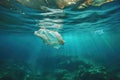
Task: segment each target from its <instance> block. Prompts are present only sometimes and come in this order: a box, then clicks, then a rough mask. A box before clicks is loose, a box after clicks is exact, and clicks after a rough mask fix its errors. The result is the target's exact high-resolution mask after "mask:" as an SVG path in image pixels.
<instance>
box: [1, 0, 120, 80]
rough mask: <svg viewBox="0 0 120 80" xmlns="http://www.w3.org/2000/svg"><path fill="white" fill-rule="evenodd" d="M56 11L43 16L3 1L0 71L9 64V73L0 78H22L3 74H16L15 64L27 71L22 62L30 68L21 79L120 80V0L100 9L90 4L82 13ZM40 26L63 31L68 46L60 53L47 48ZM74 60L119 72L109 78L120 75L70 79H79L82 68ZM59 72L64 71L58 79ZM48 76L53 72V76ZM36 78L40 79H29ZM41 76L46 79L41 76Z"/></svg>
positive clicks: (64, 10)
mask: <svg viewBox="0 0 120 80" xmlns="http://www.w3.org/2000/svg"><path fill="white" fill-rule="evenodd" d="M3 2H4V1H3ZM51 10H52V11H53V12H42V11H40V10H36V9H32V8H30V7H27V6H24V5H22V4H20V3H18V2H16V1H14V2H8V3H7V2H5V3H4V4H2V2H0V70H1V69H2V67H1V66H4V67H6V66H7V67H8V66H9V69H7V68H5V70H4V71H2V70H1V71H0V80H18V79H20V78H18V77H19V76H17V77H14V78H12V79H10V76H9V75H2V73H4V72H6V73H9V74H10V72H8V70H11V71H12V72H13V73H15V72H14V71H15V70H16V65H18V66H17V68H20V70H21V68H22V71H23V70H24V67H26V66H24V67H23V66H22V67H21V66H19V64H17V63H20V65H22V64H24V65H27V69H29V70H27V69H25V70H26V72H25V74H24V79H23V78H22V79H20V80H78V79H79V80H119V79H120V69H119V67H120V62H119V61H120V43H119V40H120V17H119V15H120V1H119V0H116V1H113V2H110V3H106V4H104V5H102V6H99V7H93V6H90V7H87V8H86V9H82V10H77V9H74V8H73V6H71V7H69V8H65V9H63V10H61V9H51ZM41 26H45V27H46V28H47V29H50V30H56V31H58V32H59V33H60V34H61V35H62V36H63V39H64V41H65V44H64V45H63V46H61V48H60V49H55V48H53V47H51V46H47V45H45V44H44V42H43V41H42V40H41V39H40V38H39V37H37V36H36V35H34V31H36V30H38V29H40V27H41ZM75 59H80V60H83V61H85V62H86V63H87V64H88V63H89V64H93V63H94V64H96V65H102V66H105V67H106V68H110V70H111V71H112V69H113V70H115V71H114V72H111V73H110V74H109V75H111V74H112V73H115V72H116V75H117V78H116V77H113V78H109V79H107V78H105V79H99V78H98V76H97V75H94V76H97V77H95V78H94V79H93V77H90V76H88V75H87V74H84V75H85V76H86V77H88V78H86V79H85V78H83V77H79V78H78V77H77V78H76V77H75V78H74V79H73V77H69V76H71V75H73V74H74V75H75V74H76V75H77V72H76V71H78V70H79V69H77V68H76V67H74V66H73V65H76V64H77V65H78V63H77V62H75V61H74V60H75ZM62 64H63V65H62ZM13 66H14V67H13ZM79 67H80V64H79ZM11 68H14V69H11ZM116 68H117V69H116ZM61 69H62V70H61ZM59 70H60V71H61V73H59V76H58V72H59ZM64 70H65V72H64ZM67 70H68V71H67ZM32 71H33V72H32ZM57 71H58V72H57ZM62 71H63V72H62ZM66 71H67V72H66ZM71 71H72V72H71ZM44 72H45V73H44ZM55 72H56V73H57V74H55ZM73 72H74V73H73ZM75 72H76V73H75ZM108 72H110V71H108ZM42 73H44V74H42ZM49 73H51V74H52V73H53V74H52V76H51V75H50V74H49ZM21 74H22V73H21ZM21 74H20V75H21ZM32 74H34V75H37V76H39V77H40V79H38V78H36V77H33V78H31V77H29V76H30V75H32ZM61 74H62V75H61ZM63 74H64V75H67V78H66V76H64V77H65V78H64V79H63V78H62V77H63ZM101 74H102V73H101ZM106 74H107V73H106ZM41 75H42V76H43V77H44V76H45V78H41ZM46 75H48V76H47V77H46ZM53 75H54V76H57V78H56V77H53ZM112 75H113V74H112ZM116 75H115V76H116ZM6 76H7V78H6ZM60 76H61V77H60ZM92 76H93V75H92ZM100 76H101V75H100ZM26 77H27V78H28V77H29V79H27V78H26ZM59 77H60V78H59ZM68 77H69V78H70V79H68ZM17 78H18V79H17ZM30 78H31V79H30ZM54 78H55V79H54Z"/></svg>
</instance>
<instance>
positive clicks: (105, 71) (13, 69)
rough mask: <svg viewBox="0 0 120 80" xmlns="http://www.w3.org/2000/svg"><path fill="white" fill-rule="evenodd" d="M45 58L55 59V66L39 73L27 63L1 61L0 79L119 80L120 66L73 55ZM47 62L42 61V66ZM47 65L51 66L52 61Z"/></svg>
mask: <svg viewBox="0 0 120 80" xmlns="http://www.w3.org/2000/svg"><path fill="white" fill-rule="evenodd" d="M61 57H62V59H61ZM47 58H48V60H49V59H55V60H57V61H58V62H57V64H56V65H57V67H55V68H54V70H52V71H45V70H43V71H42V72H40V73H37V72H33V70H32V69H30V67H29V64H27V63H19V62H17V63H16V62H2V61H1V62H0V64H1V65H0V80H120V68H113V69H109V68H107V67H106V66H103V65H96V64H94V63H90V62H87V61H86V60H80V59H79V58H76V57H73V56H60V57H58V58H55V57H47ZM63 60H64V61H63ZM38 61H39V60H38ZM53 63H54V62H53ZM47 64H48V63H47V62H44V64H43V65H42V66H44V67H45V66H46V65H47ZM48 65H49V64H48ZM48 67H52V63H51V65H49V66H46V68H48Z"/></svg>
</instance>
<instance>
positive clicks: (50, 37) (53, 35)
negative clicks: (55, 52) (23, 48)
mask: <svg viewBox="0 0 120 80" xmlns="http://www.w3.org/2000/svg"><path fill="white" fill-rule="evenodd" d="M34 34H35V35H37V36H39V37H40V38H41V39H42V40H43V41H44V42H45V43H46V45H51V46H53V47H54V48H56V49H58V48H60V46H61V45H63V44H64V41H63V39H62V36H61V35H60V34H59V33H58V32H57V31H52V30H48V29H45V28H42V29H39V30H38V31H35V32H34Z"/></svg>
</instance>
